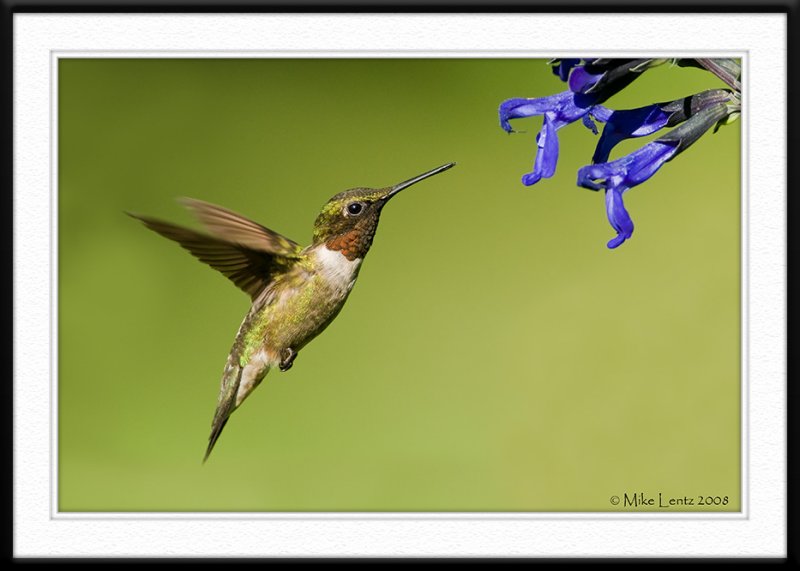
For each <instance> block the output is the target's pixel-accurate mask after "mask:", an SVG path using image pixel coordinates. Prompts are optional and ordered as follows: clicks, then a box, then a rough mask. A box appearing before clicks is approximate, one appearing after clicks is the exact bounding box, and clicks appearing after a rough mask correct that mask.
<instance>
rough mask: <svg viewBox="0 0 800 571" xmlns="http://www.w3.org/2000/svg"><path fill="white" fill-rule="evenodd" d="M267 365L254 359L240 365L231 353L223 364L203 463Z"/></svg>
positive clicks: (262, 376)
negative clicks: (223, 368) (215, 407)
mask: <svg viewBox="0 0 800 571" xmlns="http://www.w3.org/2000/svg"><path fill="white" fill-rule="evenodd" d="M268 371H269V367H268V366H267V365H266V363H264V362H261V361H258V360H254V361H252V362H250V363H248V364H247V365H246V366H241V365H240V364H238V363H237V362H236V356H235V355H232V356H231V358H229V360H228V363H227V364H226V365H225V371H224V372H223V374H222V384H221V386H220V389H219V397H218V398H217V410H216V412H214V420H213V421H212V422H211V436H209V437H208V448H206V455H205V456H204V457H203V463H205V461H206V460H208V457H209V455H210V454H211V451H212V450H213V449H214V445H215V444H216V443H217V440H218V439H219V435H220V434H222V429H223V428H225V425H226V424H227V422H228V418H229V417H230V416H231V414H233V411H235V410H236V409H237V408H238V407H239V405H241V404H242V402H243V401H244V399H246V398H247V396H248V395H249V394H250V393H251V392H253V389H255V388H256V387H257V386H258V385H259V384H260V383H261V381H262V379H263V378H264V377H265V376H266V374H267V372H268Z"/></svg>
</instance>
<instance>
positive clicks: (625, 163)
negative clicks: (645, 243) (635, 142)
mask: <svg viewBox="0 0 800 571" xmlns="http://www.w3.org/2000/svg"><path fill="white" fill-rule="evenodd" d="M677 150H678V145H677V144H676V143H674V142H659V141H653V142H652V143H649V144H647V145H645V146H644V147H642V148H641V149H638V150H636V151H634V152H632V153H631V154H629V155H626V156H624V157H622V158H621V159H617V160H616V161H611V162H609V163H601V164H596V165H588V166H585V167H583V168H581V169H580V170H579V171H578V185H579V186H584V187H586V188H591V189H592V190H600V189H601V188H605V189H606V215H607V216H608V221H609V222H610V223H611V226H612V227H613V228H614V230H616V231H617V236H616V237H615V238H614V239H612V240H611V241H610V242H609V243H608V247H609V248H612V249H613V248H616V247H617V246H619V245H620V244H622V243H623V242H624V241H625V240H627V239H628V238H630V237H631V234H633V221H632V220H631V217H630V215H629V214H628V211H627V210H625V203H624V202H623V200H622V195H623V194H625V192H627V191H628V190H630V189H631V188H633V187H634V186H636V185H637V184H641V183H643V182H644V181H646V180H647V179H648V178H650V177H651V176H653V175H654V174H655V173H656V171H657V170H658V169H660V168H661V165H663V164H664V163H665V162H667V161H668V160H670V159H671V158H672V157H673V156H674V155H675V154H676V152H677Z"/></svg>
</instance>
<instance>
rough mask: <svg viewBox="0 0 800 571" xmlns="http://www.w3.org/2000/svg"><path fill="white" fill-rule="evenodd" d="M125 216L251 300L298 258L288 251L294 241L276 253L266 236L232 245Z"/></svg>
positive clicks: (269, 238) (192, 231) (221, 240)
mask: <svg viewBox="0 0 800 571" xmlns="http://www.w3.org/2000/svg"><path fill="white" fill-rule="evenodd" d="M128 215H129V216H132V217H133V218H136V219H137V220H140V221H141V222H143V223H144V225H145V226H147V227H148V228H149V229H150V230H153V231H154V232H157V233H158V234H161V235H162V236H164V237H165V238H169V239H170V240H174V241H176V242H178V243H179V244H180V245H181V246H183V247H184V248H185V249H187V250H188V251H189V252H190V253H191V254H192V255H193V256H194V257H196V258H197V259H199V260H200V261H201V262H204V263H206V264H208V265H209V266H211V267H212V268H214V269H215V270H217V271H219V272H221V273H222V274H223V275H225V277H227V278H228V279H229V280H231V281H232V282H233V283H235V284H236V285H237V286H238V287H239V288H240V289H241V290H242V291H244V292H245V293H247V294H248V295H249V296H250V298H251V299H253V300H255V299H256V297H257V296H258V294H259V293H261V292H262V291H263V290H264V288H265V287H266V286H267V285H269V283H270V282H271V281H272V280H273V278H274V277H275V275H277V274H279V273H282V272H285V271H286V270H287V269H288V268H289V267H291V265H292V264H293V263H294V262H295V259H296V257H297V256H296V254H295V251H294V250H293V249H291V244H294V242H291V241H290V240H288V239H286V238H284V240H287V241H288V242H290V244H289V247H287V248H283V249H282V250H281V253H278V252H275V251H274V250H275V249H276V248H272V249H268V248H269V246H268V245H267V244H268V243H270V244H271V243H275V242H274V241H272V240H273V239H272V238H271V237H269V236H268V235H266V234H264V236H265V238H264V239H263V240H262V242H261V243H259V242H258V241H257V240H256V238H255V235H254V234H252V235H251V237H250V238H249V240H248V241H247V242H246V243H242V242H234V241H232V240H226V239H223V238H221V237H217V236H209V235H207V234H203V233H202V232H197V231H195V230H191V229H189V228H185V227H183V226H178V225H177V224H172V223H170V222H164V221H162V220H158V219H156V218H150V217H148V216H140V215H138V214H131V213H128ZM253 224H255V223H253ZM265 230H266V229H265ZM267 232H269V231H267ZM295 245H296V244H295ZM298 248H299V246H298Z"/></svg>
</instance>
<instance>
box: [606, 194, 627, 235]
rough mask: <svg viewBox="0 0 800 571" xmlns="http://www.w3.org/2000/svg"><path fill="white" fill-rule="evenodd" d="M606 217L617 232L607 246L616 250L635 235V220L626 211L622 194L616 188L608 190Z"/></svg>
mask: <svg viewBox="0 0 800 571" xmlns="http://www.w3.org/2000/svg"><path fill="white" fill-rule="evenodd" d="M606 215H607V216H608V221H609V222H610V223H611V226H612V227H613V228H614V230H616V231H617V236H616V237H615V238H612V239H611V240H610V241H609V242H608V244H606V245H607V246H608V247H609V248H611V249H614V248H616V247H617V246H619V245H621V244H622V243H623V242H624V241H625V240H627V239H628V238H630V237H631V234H633V220H631V217H630V215H629V214H628V211H627V210H625V203H624V202H623V201H622V192H621V191H619V190H618V189H616V188H609V189H607V190H606Z"/></svg>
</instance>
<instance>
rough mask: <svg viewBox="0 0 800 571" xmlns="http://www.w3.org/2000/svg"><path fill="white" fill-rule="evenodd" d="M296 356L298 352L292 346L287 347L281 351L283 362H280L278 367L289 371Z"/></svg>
mask: <svg viewBox="0 0 800 571" xmlns="http://www.w3.org/2000/svg"><path fill="white" fill-rule="evenodd" d="M296 357H297V352H296V351H295V350H294V349H292V348H291V347H287V348H286V349H284V350H283V351H281V362H280V363H279V364H278V368H279V369H280V370H281V371H288V370H289V369H291V368H292V364H293V363H294V360H295V358H296Z"/></svg>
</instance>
